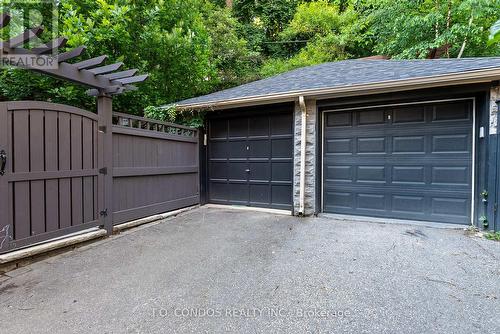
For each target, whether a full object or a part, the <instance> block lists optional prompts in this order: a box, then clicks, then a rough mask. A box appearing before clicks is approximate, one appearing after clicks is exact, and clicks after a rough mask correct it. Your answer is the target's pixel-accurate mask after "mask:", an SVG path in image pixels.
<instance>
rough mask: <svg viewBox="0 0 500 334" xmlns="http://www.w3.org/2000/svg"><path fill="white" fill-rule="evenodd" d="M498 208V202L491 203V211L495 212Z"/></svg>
mask: <svg viewBox="0 0 500 334" xmlns="http://www.w3.org/2000/svg"><path fill="white" fill-rule="evenodd" d="M497 210H498V203H495V205H493V212H497Z"/></svg>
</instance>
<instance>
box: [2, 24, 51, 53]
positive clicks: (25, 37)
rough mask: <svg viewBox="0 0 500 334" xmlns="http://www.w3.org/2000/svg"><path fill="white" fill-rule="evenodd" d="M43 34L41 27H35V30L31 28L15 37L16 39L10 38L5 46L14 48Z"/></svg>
mask: <svg viewBox="0 0 500 334" xmlns="http://www.w3.org/2000/svg"><path fill="white" fill-rule="evenodd" d="M42 32H43V28H42V27H36V28H31V29H28V30H26V31H24V32H23V33H22V34H19V35H17V36H16V37H13V38H11V39H10V40H9V41H8V42H7V44H8V47H9V48H11V49H12V48H15V47H17V46H22V45H24V43H26V42H28V41H29V40H31V39H33V38H35V37H39V36H40V35H41V34H42Z"/></svg>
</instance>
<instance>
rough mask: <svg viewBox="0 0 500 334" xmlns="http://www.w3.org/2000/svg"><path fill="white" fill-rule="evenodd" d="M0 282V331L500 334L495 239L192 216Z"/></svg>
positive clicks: (221, 214)
mask: <svg viewBox="0 0 500 334" xmlns="http://www.w3.org/2000/svg"><path fill="white" fill-rule="evenodd" d="M9 275H10V276H12V277H10V278H9V277H2V278H0V324H1V327H2V329H1V330H0V332H1V333H35V332H36V333H200V332H207V333H214V332H216V333H220V332H232V333H234V332H239V333H306V332H310V333H398V334H399V333H467V334H470V333H500V316H499V315H500V243H495V242H493V241H488V240H483V239H479V238H475V237H469V236H466V235H465V234H464V231H461V230H448V229H436V228H429V227H415V226H409V225H393V224H380V223H362V222H348V221H335V220H332V219H327V218H311V219H299V218H293V217H289V216H281V215H273V214H269V213H259V212H247V211H236V210H225V209H208V208H202V209H198V210H194V211H191V212H189V213H187V214H184V215H182V216H180V217H176V218H173V219H170V220H167V221H165V222H162V223H159V224H155V225H150V226H145V227H140V228H137V229H135V230H130V231H128V232H125V233H123V234H121V235H118V236H115V237H113V238H111V239H108V240H104V241H99V242H97V243H94V244H91V245H88V246H85V247H82V248H80V249H77V250H76V251H72V252H68V253H65V254H62V255H59V256H56V257H53V258H50V259H47V260H44V261H41V262H38V263H35V264H32V265H30V266H28V267H25V268H21V269H18V270H16V271H13V272H11V273H9Z"/></svg>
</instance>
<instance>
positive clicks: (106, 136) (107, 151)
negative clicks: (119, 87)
mask: <svg viewBox="0 0 500 334" xmlns="http://www.w3.org/2000/svg"><path fill="white" fill-rule="evenodd" d="M97 114H98V116H99V136H98V150H99V154H98V159H99V181H98V184H99V186H98V188H99V221H100V223H101V224H100V225H101V226H102V227H103V228H104V229H105V230H106V231H107V233H108V235H111V234H112V233H113V154H112V153H113V131H112V129H113V100H112V98H111V97H110V96H109V95H107V94H105V93H101V94H99V96H98V98H97Z"/></svg>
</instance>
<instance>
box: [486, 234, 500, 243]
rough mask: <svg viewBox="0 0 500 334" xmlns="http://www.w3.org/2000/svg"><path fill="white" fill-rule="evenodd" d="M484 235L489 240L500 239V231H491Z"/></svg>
mask: <svg viewBox="0 0 500 334" xmlns="http://www.w3.org/2000/svg"><path fill="white" fill-rule="evenodd" d="M484 237H485V238H486V239H489V240H494V241H500V232H489V233H486V234H485V235H484Z"/></svg>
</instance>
